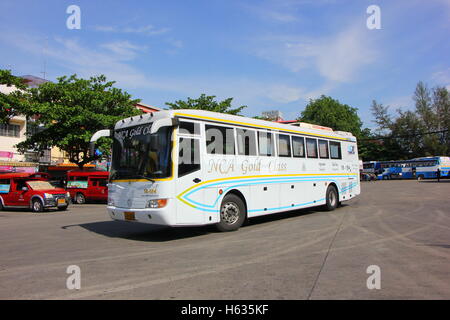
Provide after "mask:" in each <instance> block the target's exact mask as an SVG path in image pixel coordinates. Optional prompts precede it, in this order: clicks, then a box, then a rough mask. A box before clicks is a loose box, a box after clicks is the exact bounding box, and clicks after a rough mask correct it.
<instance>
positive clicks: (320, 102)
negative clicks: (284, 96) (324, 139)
mask: <svg viewBox="0 0 450 320" xmlns="http://www.w3.org/2000/svg"><path fill="white" fill-rule="evenodd" d="M357 110H358V109H356V108H352V107H350V106H348V105H346V104H342V103H340V102H339V101H338V100H335V99H333V98H331V97H327V96H324V95H322V96H321V97H320V98H318V99H316V100H312V99H311V100H310V101H309V103H308V105H307V106H306V108H305V110H303V112H302V113H301V116H300V118H299V119H298V120H300V121H304V122H310V123H314V124H318V125H321V126H326V127H330V128H333V130H339V131H347V132H351V133H353V134H354V135H355V136H357V137H358V136H360V134H361V126H362V122H361V119H360V118H359V116H358V113H357Z"/></svg>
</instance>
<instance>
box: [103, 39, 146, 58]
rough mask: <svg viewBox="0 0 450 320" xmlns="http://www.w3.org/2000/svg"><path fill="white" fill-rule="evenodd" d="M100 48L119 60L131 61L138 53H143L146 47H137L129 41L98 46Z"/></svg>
mask: <svg viewBox="0 0 450 320" xmlns="http://www.w3.org/2000/svg"><path fill="white" fill-rule="evenodd" d="M100 47H101V48H105V49H107V50H109V51H111V52H112V53H114V54H116V55H117V56H118V57H121V60H132V59H134V58H135V57H136V55H137V52H138V51H143V50H145V49H146V48H147V47H144V46H137V45H134V44H132V43H130V42H129V41H114V42H108V43H104V44H102V45H100Z"/></svg>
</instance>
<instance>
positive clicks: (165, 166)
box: [110, 124, 172, 180]
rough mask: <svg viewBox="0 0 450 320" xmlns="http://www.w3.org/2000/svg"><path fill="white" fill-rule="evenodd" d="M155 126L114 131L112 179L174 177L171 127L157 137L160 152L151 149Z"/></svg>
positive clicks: (165, 128)
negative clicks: (151, 132)
mask: <svg viewBox="0 0 450 320" xmlns="http://www.w3.org/2000/svg"><path fill="white" fill-rule="evenodd" d="M150 128H151V124H145V125H140V126H134V127H128V128H124V129H119V130H116V131H115V132H114V137H113V151H112V164H111V176H110V179H111V180H113V179H137V178H144V179H148V180H151V179H153V178H166V177H169V176H170V175H171V152H170V151H171V134H172V128H171V127H163V128H161V129H160V130H158V132H157V133H155V134H153V135H155V136H156V137H155V138H156V140H157V141H158V150H151V148H150V140H151V136H152V135H151V134H150Z"/></svg>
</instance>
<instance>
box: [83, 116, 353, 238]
mask: <svg viewBox="0 0 450 320" xmlns="http://www.w3.org/2000/svg"><path fill="white" fill-rule="evenodd" d="M102 136H110V137H112V138H113V148H112V164H111V172H110V183H109V184H108V191H109V195H108V206H107V210H108V213H109V215H110V216H111V218H112V219H114V220H125V221H136V222H142V223H150V224H158V225H168V226H191V225H206V224H216V226H217V228H218V229H219V230H221V231H232V230H236V229H238V228H239V227H240V226H241V225H242V224H243V222H244V220H245V219H247V218H252V217H258V216H262V215H266V214H271V213H277V212H283V211H289V210H293V209H298V208H307V207H313V206H324V207H325V208H326V209H327V210H333V209H335V208H336V207H337V206H338V205H339V203H340V202H342V201H346V200H350V199H352V198H353V197H355V196H357V195H358V194H359V193H360V183H359V160H358V150H357V144H356V138H355V137H354V136H352V134H350V133H347V132H340V131H333V130H332V129H330V128H326V127H320V126H315V125H311V124H306V123H299V124H297V125H286V124H279V123H275V122H269V121H263V120H257V119H251V118H245V117H240V116H233V115H228V114H220V113H214V112H208V111H202V110H167V111H159V112H155V113H153V114H145V115H141V116H135V117H131V118H127V119H124V120H121V121H119V122H118V123H117V124H116V126H115V128H114V130H113V131H112V132H111V131H110V130H102V131H99V132H97V133H96V134H95V135H94V136H93V137H92V139H91V141H92V142H95V141H96V140H97V139H98V138H100V137H102Z"/></svg>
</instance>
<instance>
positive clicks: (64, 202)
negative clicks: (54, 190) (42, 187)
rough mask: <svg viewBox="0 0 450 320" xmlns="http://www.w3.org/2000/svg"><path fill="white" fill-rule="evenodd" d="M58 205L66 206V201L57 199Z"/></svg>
mask: <svg viewBox="0 0 450 320" xmlns="http://www.w3.org/2000/svg"><path fill="white" fill-rule="evenodd" d="M58 204H66V199H58Z"/></svg>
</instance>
